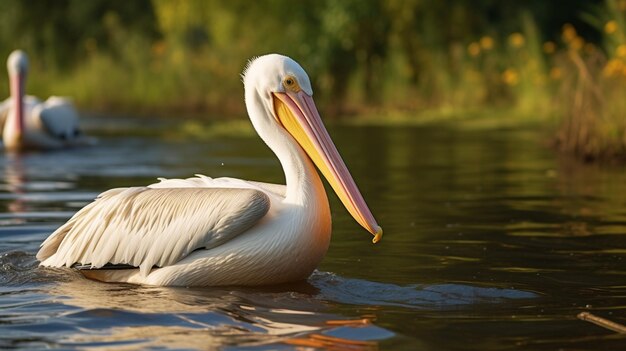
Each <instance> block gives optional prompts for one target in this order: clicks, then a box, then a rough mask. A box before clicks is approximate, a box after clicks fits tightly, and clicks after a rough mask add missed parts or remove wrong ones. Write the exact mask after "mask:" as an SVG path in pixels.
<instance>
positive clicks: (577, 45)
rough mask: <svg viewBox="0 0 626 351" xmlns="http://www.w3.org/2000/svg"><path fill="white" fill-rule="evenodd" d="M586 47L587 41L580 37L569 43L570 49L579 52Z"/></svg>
mask: <svg viewBox="0 0 626 351" xmlns="http://www.w3.org/2000/svg"><path fill="white" fill-rule="evenodd" d="M584 45H585V41H584V40H583V38H581V37H579V36H576V37H575V38H573V39H572V40H571V41H570V42H569V47H570V48H572V49H574V50H577V51H578V50H580V49H582V48H583V46H584Z"/></svg>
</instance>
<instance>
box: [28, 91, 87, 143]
mask: <svg viewBox="0 0 626 351" xmlns="http://www.w3.org/2000/svg"><path fill="white" fill-rule="evenodd" d="M33 114H34V115H39V120H40V123H41V126H42V127H43V128H45V130H47V131H48V133H49V134H50V135H53V136H54V137H56V138H59V139H60V140H69V139H73V138H75V137H77V136H78V129H79V128H78V112H77V111H76V108H74V105H73V104H72V102H71V101H70V100H69V99H67V98H63V97H58V96H51V97H50V98H48V100H46V101H45V102H44V103H42V104H39V105H37V106H36V107H35V109H34V111H33Z"/></svg>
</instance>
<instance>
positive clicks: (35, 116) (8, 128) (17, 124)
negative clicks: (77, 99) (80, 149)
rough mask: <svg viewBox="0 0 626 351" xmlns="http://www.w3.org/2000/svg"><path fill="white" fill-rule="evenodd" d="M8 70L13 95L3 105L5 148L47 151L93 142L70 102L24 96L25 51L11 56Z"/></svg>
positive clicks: (53, 97)
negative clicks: (83, 133)
mask: <svg viewBox="0 0 626 351" xmlns="http://www.w3.org/2000/svg"><path fill="white" fill-rule="evenodd" d="M7 69H8V70H9V81H10V91H11V96H10V97H9V98H8V99H7V100H5V101H4V102H3V103H2V104H0V116H2V117H3V119H4V128H3V130H2V139H3V143H4V148H5V149H8V150H21V149H44V150H47V149H58V148H63V147H68V146H74V145H82V144H89V143H91V142H92V140H91V139H90V138H87V137H85V136H83V135H82V133H81V131H80V129H79V127H78V113H77V112H76V109H75V108H74V106H73V105H72V102H71V101H70V100H68V99H66V98H62V97H58V96H51V97H50V98H48V100H46V101H45V102H41V101H40V100H39V99H37V98H36V97H34V96H24V86H25V83H26V75H27V73H28V58H27V56H26V54H25V53H24V52H23V51H21V50H15V51H13V52H12V53H11V55H9V58H8V60H7Z"/></svg>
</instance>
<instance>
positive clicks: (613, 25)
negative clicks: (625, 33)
mask: <svg viewBox="0 0 626 351" xmlns="http://www.w3.org/2000/svg"><path fill="white" fill-rule="evenodd" d="M604 32H605V33H606V34H613V33H615V32H617V22H615V21H613V20H611V21H608V22H606V24H605V25H604Z"/></svg>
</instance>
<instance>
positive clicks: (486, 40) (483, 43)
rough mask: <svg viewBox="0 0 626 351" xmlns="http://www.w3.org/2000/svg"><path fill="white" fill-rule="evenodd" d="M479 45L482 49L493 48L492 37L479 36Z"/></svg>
mask: <svg viewBox="0 0 626 351" xmlns="http://www.w3.org/2000/svg"><path fill="white" fill-rule="evenodd" d="M480 47H481V48H483V50H491V49H493V39H492V38H491V37H490V36H484V37H482V38H480Z"/></svg>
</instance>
